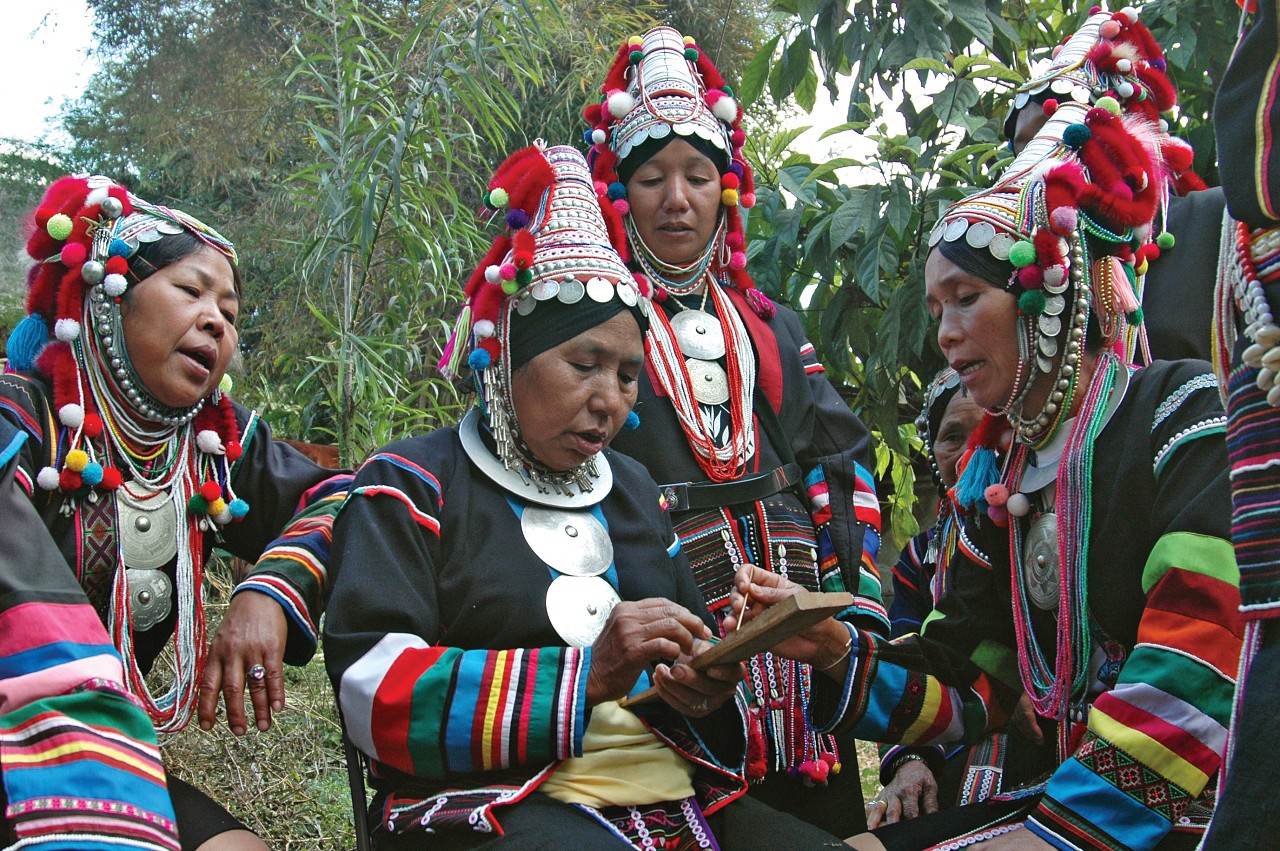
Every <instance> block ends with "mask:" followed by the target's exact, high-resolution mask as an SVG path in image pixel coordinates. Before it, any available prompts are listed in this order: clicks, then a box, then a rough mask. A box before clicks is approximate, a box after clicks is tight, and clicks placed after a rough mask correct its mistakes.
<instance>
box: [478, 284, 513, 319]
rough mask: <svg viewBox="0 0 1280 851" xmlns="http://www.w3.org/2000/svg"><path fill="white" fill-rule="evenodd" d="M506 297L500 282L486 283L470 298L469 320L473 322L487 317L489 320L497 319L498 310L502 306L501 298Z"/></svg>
mask: <svg viewBox="0 0 1280 851" xmlns="http://www.w3.org/2000/svg"><path fill="white" fill-rule="evenodd" d="M504 298H506V293H504V292H503V291H502V285H501V284H488V283H486V284H485V285H484V286H482V287H480V290H479V292H477V293H476V294H475V295H474V296H473V297H472V299H471V322H472V324H475V322H476V320H479V319H488V320H489V321H490V322H497V321H498V310H499V309H500V308H501V307H502V300H503V299H504Z"/></svg>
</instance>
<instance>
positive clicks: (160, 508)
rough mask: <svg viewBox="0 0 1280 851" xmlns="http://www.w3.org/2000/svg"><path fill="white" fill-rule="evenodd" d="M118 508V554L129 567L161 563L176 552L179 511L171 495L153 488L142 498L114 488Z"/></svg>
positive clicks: (150, 565)
mask: <svg viewBox="0 0 1280 851" xmlns="http://www.w3.org/2000/svg"><path fill="white" fill-rule="evenodd" d="M116 494H117V502H116V504H117V506H118V508H119V512H120V525H119V527H118V529H119V535H120V556H121V558H122V559H124V563H125V565H126V566H128V567H134V568H139V569H143V570H149V569H152V568H156V567H163V566H164V565H166V564H168V563H169V562H170V561H172V560H173V557H174V556H175V555H177V554H178V512H177V509H176V508H175V506H174V504H173V497H172V496H171V495H170V494H168V493H161V492H159V491H152V492H150V493H147V494H143V495H142V497H141V498H138V497H134V496H132V495H130V494H129V493H128V492H127V491H126V490H125V489H124V488H120V489H119V490H117V491H116Z"/></svg>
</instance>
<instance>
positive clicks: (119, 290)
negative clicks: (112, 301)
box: [102, 274, 129, 298]
mask: <svg viewBox="0 0 1280 851" xmlns="http://www.w3.org/2000/svg"><path fill="white" fill-rule="evenodd" d="M127 289H129V281H128V280H127V279H126V278H125V276H124V275H116V274H111V275H107V276H106V277H105V278H103V279H102V291H103V292H104V293H106V294H107V295H109V296H111V298H119V297H120V296H122V295H124V291H125V290H127Z"/></svg>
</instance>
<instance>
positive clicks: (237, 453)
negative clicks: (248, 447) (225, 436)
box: [223, 440, 244, 464]
mask: <svg viewBox="0 0 1280 851" xmlns="http://www.w3.org/2000/svg"><path fill="white" fill-rule="evenodd" d="M223 448H224V450H225V451H226V454H227V460H228V461H230V462H231V463H232V464H234V463H235V462H237V461H239V460H240V458H241V456H243V455H244V447H243V446H241V445H240V441H238V440H228V441H227V442H226V443H225V444H224V445H223Z"/></svg>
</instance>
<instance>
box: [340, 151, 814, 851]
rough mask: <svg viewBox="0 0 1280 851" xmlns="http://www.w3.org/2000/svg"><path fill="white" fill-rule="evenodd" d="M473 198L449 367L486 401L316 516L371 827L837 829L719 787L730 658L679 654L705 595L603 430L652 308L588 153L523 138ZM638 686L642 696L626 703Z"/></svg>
mask: <svg viewBox="0 0 1280 851" xmlns="http://www.w3.org/2000/svg"><path fill="white" fill-rule="evenodd" d="M486 199H487V202H488V203H491V204H493V205H495V206H500V207H506V208H508V209H507V212H506V223H507V225H508V226H509V228H510V235H509V236H502V237H500V238H499V239H498V240H497V241H496V242H495V244H494V246H493V248H492V249H491V251H490V252H489V254H488V256H487V257H486V258H485V261H484V262H483V263H482V264H481V265H480V267H479V268H478V269H477V270H476V273H475V275H473V277H472V278H471V281H470V283H469V284H468V286H467V303H466V306H465V307H464V309H463V312H462V314H461V316H460V318H459V324H458V327H457V330H456V331H455V336H454V339H453V340H452V341H451V342H450V344H449V346H448V347H447V348H446V355H445V358H444V361H443V364H442V365H443V366H444V367H445V369H446V371H448V372H455V371H456V370H458V369H461V368H462V364H463V363H464V362H465V363H466V364H468V365H469V366H470V367H471V369H472V370H473V371H474V374H475V376H476V387H477V391H478V394H479V404H478V405H477V407H476V408H474V409H473V410H472V411H471V412H470V413H468V414H467V415H466V417H465V418H464V419H463V420H462V422H461V423H459V424H458V425H457V426H454V427H451V428H446V429H441V430H439V431H436V432H433V433H431V434H429V435H425V436H422V437H415V438H412V439H409V440H405V441H401V442H399V443H394V444H391V445H390V446H387V447H384V448H383V449H382V450H380V451H379V452H377V453H376V454H375V455H374V456H372V457H371V458H370V459H369V461H367V462H366V463H365V465H364V466H363V467H362V468H361V470H360V471H359V473H358V474H357V476H356V480H355V483H354V485H353V487H352V490H351V495H350V496H349V497H348V499H347V502H346V504H345V505H344V506H343V508H342V510H341V512H340V513H339V514H338V516H337V520H336V523H335V526H334V543H333V559H332V563H331V565H330V569H331V572H332V574H333V576H334V579H333V592H332V596H331V599H330V604H329V607H328V617H327V621H326V626H325V661H326V663H327V665H328V668H329V674H330V677H331V678H332V680H333V684H334V687H335V688H336V689H337V691H338V700H339V703H340V705H341V707H342V712H343V716H344V718H345V721H346V727H347V732H348V734H349V735H350V737H351V739H352V741H353V742H355V744H356V746H357V747H358V748H360V750H361V751H363V752H364V753H365V754H366V755H367V756H368V757H369V758H370V759H371V760H372V761H373V768H372V771H371V775H372V779H373V784H374V786H375V787H376V789H377V797H376V800H375V804H374V809H375V811H376V814H377V815H376V817H375V819H374V821H375V823H376V824H377V825H378V827H377V828H375V831H374V840H375V844H376V847H378V848H389V849H401V848H437V847H439V848H470V847H479V846H483V847H491V845H494V846H496V845H501V846H502V847H514V848H522V847H530V848H532V847H538V848H543V847H548V846H549V845H551V844H554V845H556V846H557V847H560V846H564V847H574V846H576V847H583V848H594V847H601V846H604V845H608V844H612V843H615V842H617V841H618V840H623V841H625V842H627V843H629V844H631V845H632V846H633V847H636V848H653V847H661V848H679V849H684V848H699V847H703V848H707V847H717V845H716V843H717V842H718V843H719V846H720V847H725V848H736V847H742V848H765V847H782V846H788V847H816V846H820V845H821V844H822V843H823V842H830V841H834V837H831V836H828V835H827V834H823V833H822V832H821V831H817V830H816V829H814V828H812V827H810V826H808V825H806V824H804V823H802V822H800V821H798V820H796V819H791V818H787V817H785V816H780V815H778V814H775V813H773V812H771V811H770V810H768V808H766V807H764V806H763V805H761V804H757V803H755V802H753V801H751V800H750V799H748V798H742V800H741V801H735V799H736V798H739V797H740V796H742V793H743V791H744V789H745V785H746V784H745V782H744V781H743V780H742V777H741V765H742V758H743V752H744V745H745V742H744V738H743V719H742V716H741V714H740V710H739V707H738V705H737V703H736V702H735V700H734V699H733V695H734V690H735V686H736V684H737V682H738V681H739V680H740V679H741V676H742V671H741V670H740V666H738V665H730V666H720V667H718V668H711V669H709V670H708V672H706V673H697V672H695V671H694V670H693V669H692V668H691V667H690V666H689V665H688V664H687V662H689V661H690V659H691V658H692V657H694V656H696V655H697V654H698V653H700V652H701V651H702V650H704V649H705V648H706V647H707V646H708V645H707V643H706V642H707V641H708V640H709V639H710V638H711V636H712V632H711V623H712V622H711V619H710V616H709V614H708V613H707V610H706V607H705V606H704V605H703V603H702V601H701V598H700V597H699V595H698V589H697V586H696V585H695V584H694V580H693V574H692V573H691V572H690V571H689V566H688V563H687V562H686V561H685V559H684V556H683V554H682V553H681V551H680V543H679V541H678V540H677V539H676V537H675V533H674V531H673V529H672V526H671V521H670V519H669V518H668V516H667V515H666V514H665V513H664V511H663V507H662V505H661V498H660V496H659V492H658V490H657V487H656V486H655V485H654V483H653V479H652V478H651V477H650V476H649V475H648V474H647V473H646V472H645V471H644V468H643V467H641V466H640V465H639V464H637V463H636V462H634V461H632V460H631V459H629V458H626V457H624V456H622V455H620V454H617V453H615V452H613V451H611V450H610V449H608V448H607V447H608V445H609V443H610V441H612V440H613V438H614V437H615V435H617V434H618V432H619V430H621V429H622V428H623V427H624V424H626V423H627V422H628V420H630V419H632V418H633V417H634V415H633V414H632V413H631V406H632V404H633V403H634V401H635V397H636V389H637V386H638V382H639V376H640V374H641V372H642V370H643V369H644V338H643V329H644V327H645V326H646V325H647V324H648V322H649V317H650V315H651V314H652V309H651V307H650V304H649V298H648V296H649V290H648V287H647V285H646V284H645V283H644V282H642V281H640V282H638V281H637V280H636V279H635V278H634V277H633V275H632V274H631V273H630V272H629V271H628V270H627V269H626V267H625V266H623V264H622V262H621V259H620V258H619V256H618V255H617V253H616V252H615V250H614V249H613V248H612V246H611V245H610V244H609V241H608V232H607V230H606V225H605V221H604V219H603V218H602V215H601V209H602V206H601V200H600V199H599V198H598V197H597V196H596V193H595V191H594V188H593V186H592V181H591V178H590V175H589V174H588V172H587V168H586V162H585V160H583V159H582V155H581V154H579V153H578V152H577V151H575V150H573V149H572V148H563V147H561V148H551V149H548V150H545V151H544V150H542V149H540V148H539V147H536V146H535V147H532V148H527V149H525V150H523V151H520V152H517V153H516V154H513V155H512V157H511V158H509V159H508V160H507V161H506V162H505V163H504V164H503V165H502V166H501V167H500V168H499V169H498V171H497V172H496V174H495V175H494V178H493V180H492V182H491V183H490V185H489V192H488V193H487V195H486ZM609 212H610V213H612V210H611V209H610V210H609ZM612 224H613V225H616V224H618V222H616V220H615V221H614V222H612ZM632 424H634V421H633V422H632ZM655 662H656V663H657V664H654V663H655ZM650 684H652V685H656V686H657V688H658V690H659V692H660V694H661V697H662V702H661V703H660V704H658V705H656V706H655V707H647V706H641V707H639V708H637V710H636V711H634V712H633V711H630V710H628V709H623V708H621V707H620V705H619V703H618V701H619V700H620V699H621V698H623V697H626V696H627V695H628V694H630V693H632V692H633V691H636V690H639V689H644V688H647V687H648V686H649V685H650ZM495 834H496V835H497V836H498V837H500V839H495Z"/></svg>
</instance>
